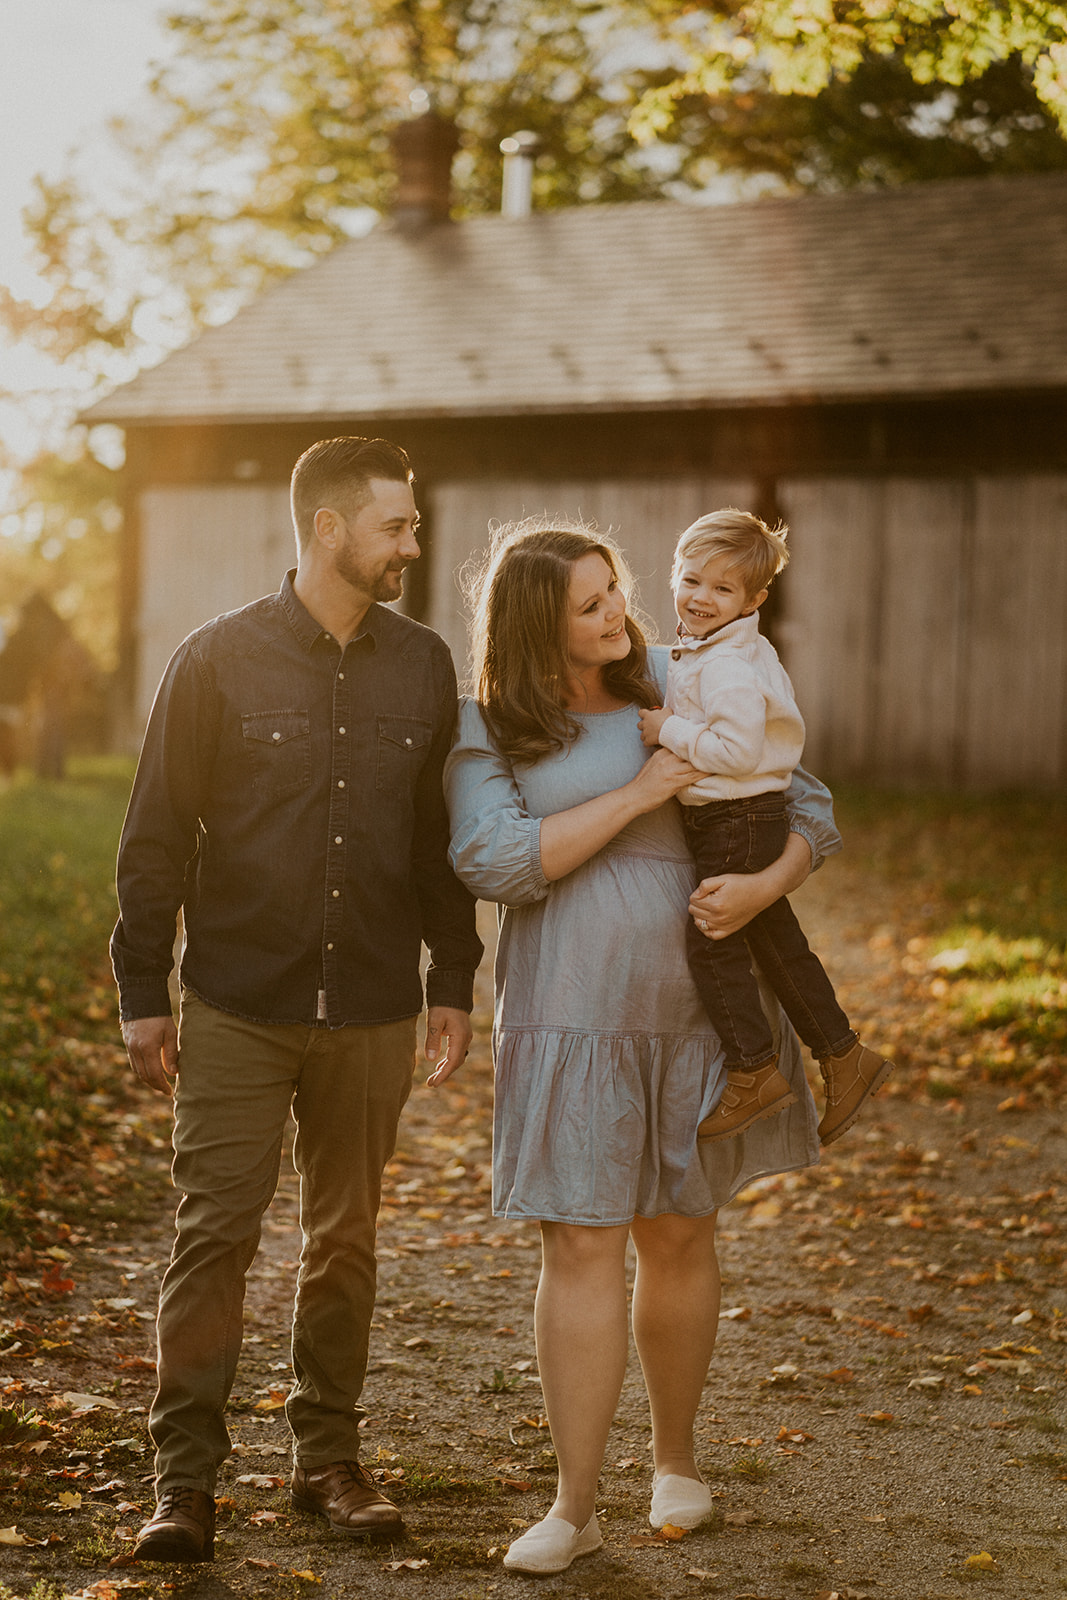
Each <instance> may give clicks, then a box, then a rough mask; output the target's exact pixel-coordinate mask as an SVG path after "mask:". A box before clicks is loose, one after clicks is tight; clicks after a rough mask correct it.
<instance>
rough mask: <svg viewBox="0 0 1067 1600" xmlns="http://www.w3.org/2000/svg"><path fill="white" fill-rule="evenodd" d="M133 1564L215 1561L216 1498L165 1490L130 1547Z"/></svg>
mask: <svg viewBox="0 0 1067 1600" xmlns="http://www.w3.org/2000/svg"><path fill="white" fill-rule="evenodd" d="M133 1556H134V1560H136V1561H214V1559H215V1499H214V1496H213V1495H210V1494H205V1493H204V1491H203V1490H202V1489H186V1488H184V1487H182V1488H179V1489H164V1490H163V1491H162V1493H161V1494H160V1497H159V1501H158V1504H157V1505H156V1509H155V1512H154V1513H153V1515H152V1520H151V1521H150V1522H146V1523H145V1525H144V1527H143V1528H142V1529H141V1531H140V1533H139V1534H138V1535H137V1543H136V1544H135V1545H134V1547H133Z"/></svg>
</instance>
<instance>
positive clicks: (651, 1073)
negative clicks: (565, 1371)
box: [445, 647, 840, 1226]
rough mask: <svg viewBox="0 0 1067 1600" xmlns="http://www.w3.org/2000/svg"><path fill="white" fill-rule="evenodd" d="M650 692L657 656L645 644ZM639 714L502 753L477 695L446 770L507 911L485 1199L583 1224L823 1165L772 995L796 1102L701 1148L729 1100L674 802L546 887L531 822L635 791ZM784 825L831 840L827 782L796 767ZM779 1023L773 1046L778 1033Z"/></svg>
mask: <svg viewBox="0 0 1067 1600" xmlns="http://www.w3.org/2000/svg"><path fill="white" fill-rule="evenodd" d="M650 660H651V665H652V668H653V671H654V673H655V675H656V678H657V681H658V682H659V683H660V685H661V688H662V687H665V683H666V650H665V649H663V648H662V647H658V648H657V647H653V649H652V650H651V651H650ZM637 718H638V711H637V708H636V707H634V706H627V707H625V708H624V709H623V710H621V711H612V712H605V713H602V714H590V715H585V716H579V717H578V718H577V721H578V722H579V723H580V725H581V728H582V732H581V735H580V737H579V738H578V739H577V740H576V742H575V743H574V744H573V745H571V746H570V747H569V748H568V749H567V750H566V751H563V752H560V753H558V754H553V755H550V756H547V757H545V758H543V759H542V760H540V761H538V762H536V763H535V764H533V765H529V766H513V765H512V764H511V763H510V762H509V761H508V760H507V759H506V758H505V757H504V756H502V755H501V754H500V752H499V751H498V749H497V748H496V746H495V744H494V743H493V740H492V737H491V735H490V734H489V732H488V730H487V728H486V725H485V722H484V720H483V718H482V715H481V711H480V710H479V707H478V706H477V704H476V703H475V702H474V701H471V700H468V701H466V702H464V704H463V705H462V707H461V709H460V723H459V731H458V736H457V741H456V744H455V747H454V749H453V751H452V754H451V756H450V758H449V762H448V766H447V769H446V777H445V785H446V791H447V794H448V801H449V808H450V811H451V817H452V861H453V864H454V866H455V868H456V871H457V873H458V874H459V876H460V878H461V879H462V880H463V882H464V883H465V884H466V885H467V886H468V888H469V889H471V891H472V892H473V893H474V894H476V895H477V896H478V897H479V898H480V899H483V900H493V901H497V902H498V903H499V904H500V905H501V906H502V907H503V908H504V910H503V915H502V920H501V925H500V936H499V942H498V946H497V957H496V1013H495V1018H494V1029H493V1044H494V1056H495V1063H496V1091H495V1102H496V1103H495V1113H494V1139H493V1208H494V1211H495V1212H496V1213H497V1215H499V1216H505V1217H529V1218H540V1219H542V1220H546V1221H555V1222H570V1223H581V1224H591V1225H601V1226H604V1225H608V1224H618V1223H628V1222H630V1220H631V1219H632V1218H633V1217H634V1216H635V1215H641V1216H645V1217H655V1216H658V1215H659V1214H660V1213H663V1212H674V1213H677V1214H680V1215H682V1216H690V1217H697V1216H705V1215H707V1214H708V1213H709V1212H712V1211H714V1210H716V1209H717V1207H719V1206H720V1205H722V1204H723V1203H724V1202H725V1201H726V1200H728V1199H730V1197H731V1196H732V1195H734V1194H736V1193H737V1192H738V1191H739V1190H740V1189H742V1188H744V1186H745V1185H746V1184H748V1183H750V1182H751V1181H752V1180H753V1179H754V1178H757V1177H759V1176H761V1175H763V1174H767V1173H774V1172H786V1171H790V1170H792V1169H793V1168H796V1167H803V1166H808V1165H810V1164H811V1163H812V1162H815V1161H817V1160H818V1158H819V1143H818V1137H817V1134H816V1117H815V1108H814V1105H813V1103H812V1099H811V1095H810V1094H809V1092H808V1087H807V1083H806V1080H805V1077H804V1072H803V1069H802V1067H801V1059H800V1047H799V1045H798V1042H797V1040H796V1036H795V1035H794V1034H793V1031H792V1029H791V1028H790V1026H789V1024H788V1022H787V1021H786V1019H785V1017H784V1015H783V1014H782V1013H781V1011H780V1009H779V1007H778V1002H777V1000H775V999H774V997H773V995H771V994H770V991H769V990H765V992H764V1003H765V1006H767V1009H768V1011H769V1014H770V1016H771V1018H772V1025H773V1026H774V1029H775V1034H776V1039H777V1041H778V1043H779V1049H780V1065H781V1068H782V1071H783V1072H784V1073H785V1075H786V1076H787V1077H788V1078H789V1079H790V1081H791V1082H792V1084H793V1087H794V1089H795V1091H796V1093H797V1096H798V1101H797V1104H796V1105H794V1106H791V1107H789V1108H788V1109H787V1110H785V1111H783V1112H780V1113H779V1114H778V1115H777V1116H774V1117H769V1118H765V1119H764V1120H763V1121H762V1122H757V1123H756V1124H755V1125H754V1126H753V1127H752V1128H750V1129H749V1131H748V1132H747V1133H745V1134H742V1135H739V1136H738V1137H736V1138H733V1139H726V1140H720V1141H715V1142H712V1143H707V1142H704V1143H698V1142H697V1137H696V1129H697V1123H698V1122H700V1120H701V1119H702V1118H703V1117H706V1116H707V1115H708V1113H709V1112H710V1111H712V1110H713V1109H714V1107H715V1105H716V1103H717V1102H718V1098H719V1095H720V1094H721V1092H722V1087H723V1083H724V1081H725V1074H724V1072H723V1062H722V1048H721V1046H720V1044H719V1039H718V1035H717V1034H716V1033H715V1031H714V1029H713V1028H712V1026H711V1023H710V1022H709V1021H708V1018H707V1015H706V1013H705V1012H704V1009H703V1007H702V1006H701V1004H700V1001H699V999H698V997H697V993H696V990H695V989H694V987H693V983H692V980H691V978H690V976H689V969H688V966H687V965H686V956H685V923H686V918H687V915H688V912H687V905H688V900H689V896H690V894H691V892H692V889H693V887H694V883H695V871H694V867H693V862H692V858H691V857H690V855H689V852H688V850H687V848H686V845H685V839H684V836H683V833H682V823H681V815H680V811H679V808H678V805H677V803H676V802H674V801H671V802H669V803H668V804H667V805H665V806H661V807H660V808H659V810H657V811H654V812H652V813H650V814H649V815H646V816H642V817H638V818H637V819H636V820H635V821H634V822H631V823H629V824H628V825H627V827H625V828H624V829H623V830H622V832H621V833H619V834H617V835H616V837H615V838H614V839H613V840H612V841H611V843H610V844H608V845H606V846H605V847H604V848H603V849H602V850H600V851H598V852H597V854H596V855H595V856H593V857H592V858H591V860H589V861H587V862H586V863H585V864H584V865H583V866H581V867H579V868H577V870H576V871H574V872H571V873H569V874H568V875H567V876H566V877H565V878H561V879H559V880H558V881H557V882H555V883H549V882H547V880H546V879H545V876H544V874H543V872H542V871H541V858H540V849H539V835H540V821H541V818H542V817H546V816H550V815H552V814H553V813H554V812H557V811H566V810H568V809H569V808H570V807H571V806H576V805H580V804H581V803H582V802H583V801H585V800H590V799H592V798H594V797H595V796H597V795H600V794H604V793H605V792H606V791H608V790H609V789H616V788H619V787H620V786H621V785H622V784H625V783H628V782H629V781H630V780H631V778H633V777H634V776H635V775H636V774H637V772H638V771H639V770H640V767H641V765H642V763H643V762H644V761H645V760H647V758H648V755H649V752H648V751H647V750H646V749H645V747H644V746H643V745H642V743H641V737H640V733H639V730H638V725H637ZM786 799H787V803H788V805H789V810H790V822H791V826H792V827H793V829H794V831H796V832H799V833H802V834H803V835H804V836H805V837H806V838H807V839H808V841H809V843H810V844H811V847H812V855H813V859H814V861H815V863H816V864H817V863H818V862H819V860H820V859H821V858H822V856H824V855H826V854H829V853H832V852H833V851H835V850H837V849H839V848H840V837H839V835H838V833H837V830H836V828H835V826H834V822H833V811H832V806H831V802H830V796H829V794H828V792H827V791H826V790H825V789H824V788H823V787H822V785H820V784H818V783H816V782H815V780H813V779H811V778H809V777H808V776H807V775H806V774H803V773H800V774H798V775H797V777H796V778H795V779H794V786H793V788H792V789H791V790H790V791H789V793H788V794H787V796H786ZM779 1035H780V1038H778V1036H779Z"/></svg>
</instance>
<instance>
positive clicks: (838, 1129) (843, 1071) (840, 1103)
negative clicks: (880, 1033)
mask: <svg viewBox="0 0 1067 1600" xmlns="http://www.w3.org/2000/svg"><path fill="white" fill-rule="evenodd" d="M893 1066H894V1063H893V1062H892V1061H887V1060H886V1058H885V1056H879V1055H875V1053H874V1051H873V1050H868V1049H867V1046H866V1045H865V1044H861V1043H860V1041H859V1040H858V1039H857V1040H856V1043H855V1044H854V1045H853V1046H852V1049H851V1050H850V1051H849V1052H848V1054H847V1055H843V1056H826V1057H824V1058H821V1059H820V1061H819V1071H820V1072H821V1073H822V1078H823V1083H824V1084H825V1085H826V1110H825V1112H824V1113H823V1119H822V1121H821V1122H820V1123H819V1138H820V1140H821V1141H822V1143H823V1144H833V1142H834V1140H835V1139H840V1137H841V1135H842V1134H843V1133H847V1132H848V1130H849V1128H851V1126H852V1124H853V1123H854V1122H855V1120H856V1118H857V1117H858V1116H859V1114H860V1112H861V1111H862V1109H863V1102H864V1101H865V1100H866V1098H867V1096H868V1095H871V1094H873V1093H874V1091H875V1090H876V1089H880V1088H881V1086H882V1084H883V1083H884V1082H885V1080H886V1079H887V1078H888V1076H889V1074H890V1073H891V1072H892V1070H893Z"/></svg>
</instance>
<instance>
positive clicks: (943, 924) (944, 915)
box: [837, 790, 1067, 1098]
mask: <svg viewBox="0 0 1067 1600" xmlns="http://www.w3.org/2000/svg"><path fill="white" fill-rule="evenodd" d="M837 804H838V811H839V814H840V817H841V820H842V830H843V832H844V833H845V835H846V837H847V838H848V840H849V853H850V855H852V852H853V850H855V851H857V852H859V855H860V857H861V858H862V859H863V861H864V864H865V866H866V867H867V868H868V870H870V871H871V872H873V873H875V874H877V875H878V876H880V877H883V878H885V879H886V880H887V881H888V882H890V883H892V884H893V885H894V888H895V889H896V890H897V891H898V893H899V895H900V904H901V906H902V908H903V909H904V911H905V914H907V915H909V916H910V918H912V919H913V920H914V922H915V924H916V925H918V926H920V927H923V928H924V929H925V930H926V934H925V937H923V938H921V939H920V940H919V941H918V943H919V944H920V945H921V946H922V949H921V951H917V952H916V955H917V956H918V955H921V956H922V958H923V963H922V965H923V970H924V973H925V974H926V976H925V984H926V987H927V992H928V993H929V994H932V995H933V996H934V997H935V999H936V1000H937V1002H938V1005H939V1008H940V1012H941V1016H942V1019H943V1025H944V1026H945V1027H946V1028H948V1029H950V1030H951V1031H952V1032H953V1033H954V1034H955V1035H956V1036H957V1037H958V1036H963V1037H964V1038H966V1037H967V1036H968V1035H971V1036H972V1037H973V1038H974V1039H975V1041H976V1044H977V1046H978V1050H977V1055H976V1060H977V1061H978V1062H979V1064H980V1065H981V1066H982V1068H983V1069H984V1070H985V1071H986V1072H987V1074H988V1076H989V1077H991V1078H993V1079H994V1080H996V1079H1021V1078H1026V1077H1027V1076H1028V1075H1029V1074H1030V1072H1031V1070H1032V1069H1033V1067H1034V1066H1035V1064H1037V1065H1039V1066H1041V1068H1042V1075H1043V1076H1044V1077H1046V1078H1048V1079H1051V1078H1052V1077H1056V1076H1058V1075H1059V1074H1060V1073H1061V1072H1062V1069H1063V1064H1064V1062H1065V1061H1067V804H1065V803H1064V802H1063V801H1062V800H1055V799H1049V798H1041V799H1038V798H1037V797H1029V796H1015V795H1006V796H975V795H970V796H967V795H947V794H939V795H918V794H907V795H887V794H880V793H876V792H875V791H849V790H845V791H843V792H842V793H840V794H839V795H838V796H837ZM968 1064H969V1063H964V1065H965V1066H966V1065H968ZM953 1085H955V1087H956V1090H957V1092H958V1087H959V1086H958V1084H957V1083H956V1079H955V1077H954V1075H953V1074H952V1073H948V1074H947V1075H944V1074H943V1075H938V1076H936V1077H935V1078H934V1080H933V1082H932V1084H931V1086H930V1087H931V1092H932V1093H933V1094H934V1095H935V1097H938V1098H945V1097H946V1096H947V1095H948V1094H949V1093H950V1091H951V1089H952V1087H953Z"/></svg>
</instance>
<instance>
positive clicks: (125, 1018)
mask: <svg viewBox="0 0 1067 1600" xmlns="http://www.w3.org/2000/svg"><path fill="white" fill-rule="evenodd" d="M173 1015H174V1011H173V1008H172V1006H171V1003H170V988H169V986H168V983H167V979H166V978H128V979H127V980H126V981H125V982H124V983H120V984H119V1018H120V1020H121V1021H122V1022H137V1021H139V1020H140V1018H141V1017H171V1016H173Z"/></svg>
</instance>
